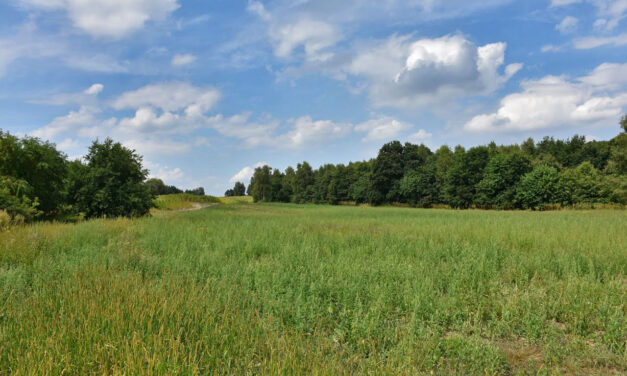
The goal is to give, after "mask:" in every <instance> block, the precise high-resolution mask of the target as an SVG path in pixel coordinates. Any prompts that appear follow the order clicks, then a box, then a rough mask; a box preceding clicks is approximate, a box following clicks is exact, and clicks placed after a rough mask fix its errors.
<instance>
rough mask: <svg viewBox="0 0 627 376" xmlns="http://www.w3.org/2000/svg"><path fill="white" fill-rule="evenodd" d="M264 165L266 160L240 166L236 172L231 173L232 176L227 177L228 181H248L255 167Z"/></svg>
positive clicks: (233, 182) (232, 182)
mask: <svg viewBox="0 0 627 376" xmlns="http://www.w3.org/2000/svg"><path fill="white" fill-rule="evenodd" d="M265 165H267V163H266V162H257V163H255V164H254V165H253V166H246V167H244V168H242V169H241V170H239V172H238V173H237V174H235V175H233V177H231V179H229V183H231V184H235V183H237V182H242V183H247V182H249V181H250V178H252V176H253V175H254V173H255V168H257V167H263V166H265Z"/></svg>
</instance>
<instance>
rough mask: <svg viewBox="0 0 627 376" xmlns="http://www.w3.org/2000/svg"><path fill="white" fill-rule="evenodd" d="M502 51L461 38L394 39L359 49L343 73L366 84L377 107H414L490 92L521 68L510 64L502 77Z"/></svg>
mask: <svg viewBox="0 0 627 376" xmlns="http://www.w3.org/2000/svg"><path fill="white" fill-rule="evenodd" d="M505 49H506V44H505V43H492V44H487V45H485V46H476V45H475V44H474V43H472V42H470V41H469V40H467V39H466V38H465V37H463V36H461V35H449V36H444V37H441V38H436V39H419V40H415V41H414V40H412V38H411V37H410V36H392V37H391V38H389V39H387V40H385V41H383V42H379V43H378V44H375V45H374V46H366V47H362V48H361V49H360V50H359V52H358V53H357V55H356V57H355V58H354V59H353V60H352V62H351V64H350V65H349V67H348V68H347V71H348V73H349V74H351V75H354V76H356V77H365V78H366V79H367V81H368V85H369V92H370V97H371V99H372V100H373V102H374V104H375V105H376V106H392V107H414V106H416V105H424V104H427V103H433V102H436V101H441V100H450V99H453V98H457V97H461V96H465V95H477V94H488V93H491V92H493V91H494V90H496V89H497V88H499V87H500V86H501V85H502V84H503V83H505V82H506V81H507V80H509V79H510V78H511V77H512V76H513V75H514V74H516V73H517V72H518V71H519V70H520V69H521V68H522V64H509V65H507V66H506V67H505V69H504V72H500V70H501V67H502V66H503V64H504V62H505Z"/></svg>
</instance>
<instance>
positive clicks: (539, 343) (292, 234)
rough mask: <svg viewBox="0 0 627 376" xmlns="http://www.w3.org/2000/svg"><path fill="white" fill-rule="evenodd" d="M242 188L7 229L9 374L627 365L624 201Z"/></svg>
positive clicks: (510, 370) (544, 369) (3, 347)
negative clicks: (199, 205)
mask: <svg viewBox="0 0 627 376" xmlns="http://www.w3.org/2000/svg"><path fill="white" fill-rule="evenodd" d="M245 201H246V200H244V199H241V200H238V199H231V201H229V203H230V204H224V203H222V204H218V205H213V206H210V207H207V208H205V209H202V210H197V211H185V212H183V211H174V210H170V211H167V210H157V211H155V212H154V213H153V215H152V217H149V218H140V219H117V220H105V219H99V220H91V221H86V222H82V223H78V224H55V223H52V224H51V223H47V224H46V223H37V224H32V225H27V226H21V227H14V228H11V229H10V230H8V231H4V232H0V375H62V374H63V375H89V374H98V375H101V374H104V375H152V374H172V375H175V374H180V375H213V374H221V375H222V374H228V375H253V374H271V375H290V374H307V375H309V374H311V375H317V374H320V375H339V374H372V375H382V374H388V375H422V374H425V375H431V374H436V375H449V374H458V375H538V374H539V375H554V374H556V375H559V374H564V375H612V374H615V375H619V374H625V373H627V360H626V359H627V352H626V347H625V342H626V338H627V317H626V306H625V302H627V230H626V229H627V212H625V211H620V210H597V211H574V210H564V211H554V212H531V211H528V212H526V211H518V212H500V211H475V210H469V211H453V210H423V209H406V208H370V207H337V206H315V205H291V204H258V205H254V204H248V203H246V202H245ZM168 205H170V206H171V207H170V208H171V209H172V208H174V209H180V208H182V207H185V205H184V204H180V203H169V204H168V203H162V204H161V205H160V207H161V208H163V209H167V208H168Z"/></svg>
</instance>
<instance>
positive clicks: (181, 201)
mask: <svg viewBox="0 0 627 376" xmlns="http://www.w3.org/2000/svg"><path fill="white" fill-rule="evenodd" d="M220 200H221V199H220V198H217V197H213V196H196V195H191V194H188V193H181V194H175V195H163V196H158V197H157V199H156V200H155V201H154V202H155V206H156V207H157V209H159V210H182V209H192V208H194V205H193V204H194V203H199V204H218V203H220V202H221V201H220Z"/></svg>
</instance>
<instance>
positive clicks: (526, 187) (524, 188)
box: [516, 165, 562, 210]
mask: <svg viewBox="0 0 627 376" xmlns="http://www.w3.org/2000/svg"><path fill="white" fill-rule="evenodd" d="M516 198H517V200H518V201H519V202H520V204H521V205H522V207H523V208H525V209H540V210H542V209H544V207H545V206H546V205H547V204H557V203H559V202H561V201H562V200H561V188H560V176H559V173H558V172H557V170H556V169H555V168H554V167H549V166H547V165H539V166H536V167H535V168H534V169H533V171H531V172H529V173H527V174H525V175H524V176H523V177H522V179H521V180H520V184H519V185H518V189H517V191H516Z"/></svg>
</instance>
